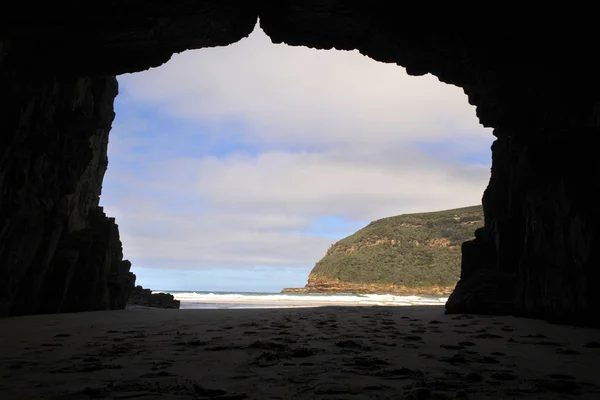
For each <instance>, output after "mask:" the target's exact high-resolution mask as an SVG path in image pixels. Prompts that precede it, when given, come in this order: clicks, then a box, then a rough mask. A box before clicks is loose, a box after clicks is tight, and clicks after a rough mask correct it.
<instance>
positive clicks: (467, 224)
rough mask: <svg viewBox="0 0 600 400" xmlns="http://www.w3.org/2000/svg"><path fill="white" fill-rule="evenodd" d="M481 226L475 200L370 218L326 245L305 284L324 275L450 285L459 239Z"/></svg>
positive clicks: (457, 271) (457, 267)
mask: <svg viewBox="0 0 600 400" xmlns="http://www.w3.org/2000/svg"><path fill="white" fill-rule="evenodd" d="M481 226H483V209H482V207H481V206H472V207H464V208H457V209H454V210H445V211H438V212H429V213H421V214H404V215H398V216H395V217H389V218H383V219H380V220H377V221H374V222H371V223H370V224H369V225H367V226H366V227H364V228H363V229H361V230H359V231H358V232H356V233H354V234H353V235H350V236H348V237H346V238H344V239H342V240H340V241H339V242H337V243H335V244H334V245H332V246H331V247H330V248H329V250H328V251H327V253H326V255H325V257H323V258H322V259H321V260H320V261H319V262H318V263H317V264H316V265H315V267H314V268H313V270H312V272H311V276H310V277H309V284H310V282H311V281H316V280H327V281H337V282H340V281H342V282H349V283H361V284H382V285H396V286H404V287H425V286H450V285H454V284H456V282H457V281H458V278H459V275H460V245H461V243H462V242H464V241H466V240H470V239H472V238H473V237H474V232H475V229H477V228H479V227H481ZM307 286H308V285H307Z"/></svg>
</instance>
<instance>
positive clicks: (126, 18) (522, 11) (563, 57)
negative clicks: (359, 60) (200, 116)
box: [0, 0, 600, 325]
mask: <svg viewBox="0 0 600 400" xmlns="http://www.w3.org/2000/svg"><path fill="white" fill-rule="evenodd" d="M576 7H577V8H576ZM575 10H576V11H577V15H578V17H577V21H578V23H577V26H578V27H584V26H594V24H595V21H593V20H591V18H593V17H592V16H594V15H595V13H594V10H593V9H592V8H591V6H590V8H588V9H586V8H585V7H584V6H580V5H576V4H572V5H571V4H564V5H561V7H560V8H557V9H556V10H554V9H552V8H550V6H549V5H545V6H544V7H537V6H536V7H535V9H534V10H529V9H528V8H527V6H526V5H525V6H524V5H523V4H522V3H516V2H514V3H512V2H508V3H506V2H504V3H503V4H502V7H496V8H495V9H494V12H493V13H490V12H489V11H488V9H487V7H486V8H482V9H478V8H469V7H467V6H466V5H465V4H463V3H458V4H457V3H447V4H446V3H445V4H439V5H436V6H435V7H432V6H431V4H429V3H419V2H412V3H406V4H396V3H394V5H391V3H390V2H385V1H373V2H352V1H346V0H327V1H304V0H303V1H299V0H282V1H278V2H270V1H260V0H256V1H246V2H239V1H234V0H219V1H216V0H199V1H193V2H173V1H167V0H152V1H141V0H133V1H127V2H106V3H102V4H98V7H96V9H95V11H94V13H90V12H89V11H88V9H87V7H84V6H82V3H81V2H75V1H64V2H60V3H56V2H54V3H53V2H46V3H39V2H35V3H34V2H33V1H30V0H23V1H19V2H10V3H9V5H8V6H7V7H5V8H4V9H3V12H2V13H1V14H0V83H1V86H0V87H1V88H2V89H1V90H0V102H1V104H0V105H1V108H0V124H1V125H0V128H1V130H2V132H1V135H0V143H2V146H1V147H0V156H1V157H2V158H0V188H1V190H0V218H1V219H0V260H1V261H0V304H1V306H0V310H1V311H0V315H7V314H11V313H12V314H20V313H25V312H31V311H34V310H38V311H39V310H41V307H42V306H41V305H37V306H36V305H35V304H27V302H28V301H33V302H34V303H37V304H45V303H46V299H50V298H52V296H50V295H49V294H45V293H47V292H52V291H56V290H57V291H58V292H61V290H62V289H57V288H64V291H63V292H61V293H62V294H61V293H55V294H54V295H53V296H56V298H62V299H64V300H63V302H62V303H60V301H58V300H54V301H53V302H50V303H49V304H54V305H53V306H52V307H50V308H51V309H52V310H54V311H61V310H67V309H69V307H66V306H65V305H64V304H65V301H67V300H66V299H74V298H77V297H78V296H84V294H83V293H79V294H75V293H73V290H74V289H70V288H74V287H75V281H76V280H78V279H83V281H84V282H87V283H85V284H84V286H85V285H88V287H89V288H90V290H88V291H86V292H85V296H88V301H86V302H82V303H77V304H76V303H75V302H73V303H70V304H71V306H70V307H75V306H77V307H79V308H88V309H89V308H94V307H104V306H103V305H104V304H106V302H107V300H106V299H113V298H116V297H114V296H117V295H116V294H110V293H117V292H118V293H125V292H126V291H127V290H126V289H123V291H121V289H119V290H116V289H115V290H116V291H115V290H112V291H111V290H109V289H108V287H109V286H110V285H109V283H108V282H113V284H112V285H113V286H111V287H113V288H114V287H115V286H114V282H124V281H125V280H126V279H125V278H124V277H129V278H127V279H130V278H131V276H129V275H128V274H127V273H126V272H125V270H126V269H127V268H126V265H127V264H126V263H125V264H122V263H120V262H117V261H112V262H109V261H106V260H118V259H119V258H120V256H119V255H118V253H119V250H118V249H117V248H118V247H119V246H118V239H117V238H116V234H115V233H114V232H116V227H114V225H112V224H114V222H112V221H110V220H106V219H103V217H102V213H101V211H100V210H99V209H97V207H96V206H94V205H91V204H93V201H91V200H92V199H94V198H95V196H96V194H97V193H98V191H99V188H100V186H99V182H95V183H93V184H92V183H91V181H90V179H92V175H94V174H93V173H86V170H87V168H88V166H89V165H90V163H91V160H93V159H94V157H93V156H92V153H93V151H92V149H93V146H94V144H93V143H101V142H102V141H101V140H100V138H101V137H102V134H101V133H100V132H101V131H104V132H105V133H106V132H107V131H108V125H107V124H106V121H107V120H106V118H105V117H106V116H109V115H110V113H109V112H108V111H107V110H108V109H109V108H110V103H111V101H112V100H111V98H110V96H109V94H110V93H112V95H114V94H115V93H116V91H115V90H114V89H113V90H112V92H111V90H110V89H109V88H110V87H111V84H110V82H114V79H113V78H111V77H110V76H111V75H115V74H120V73H124V72H134V71H140V70H143V69H146V68H149V67H153V66H158V65H160V64H162V63H164V62H166V61H167V60H168V59H169V57H170V56H171V54H173V53H175V52H179V51H183V50H186V49H195V48H201V47H207V46H215V45H226V44H229V43H232V42H235V41H237V40H239V39H240V38H242V37H244V36H246V35H248V34H249V33H250V32H251V30H252V28H253V26H254V24H255V23H256V21H257V18H258V17H260V24H261V26H262V28H263V29H264V30H265V32H266V33H267V34H268V35H269V36H270V37H271V38H272V40H273V41H274V42H283V43H288V44H291V45H305V46H310V47H316V48H324V49H329V48H333V47H335V48H338V49H348V50H349V49H358V50H359V51H360V52H361V53H363V54H365V55H367V56H369V57H371V58H373V59H374V60H378V61H383V62H391V63H397V64H399V65H401V66H403V67H405V68H406V70H407V71H408V72H409V73H410V74H414V75H422V74H426V73H432V74H434V75H436V76H437V77H439V79H440V80H441V81H443V82H446V83H451V84H454V85H457V86H460V87H462V88H463V89H464V91H465V93H466V94H467V96H468V98H469V102H470V103H471V104H473V105H475V106H476V107H477V116H478V118H479V120H480V121H481V123H482V124H483V125H485V126H488V127H493V128H494V135H495V136H496V137H497V140H496V142H495V143H494V145H493V149H492V152H493V165H492V177H491V180H490V184H489V186H488V188H487V190H486V192H485V195H484V198H483V206H484V212H485V226H484V228H482V229H481V230H479V231H478V233H477V234H476V239H474V240H473V241H471V242H468V243H466V244H465V245H464V246H463V259H462V272H461V280H460V282H459V284H458V286H457V288H456V291H455V292H454V294H453V295H452V298H451V301H449V303H448V307H447V310H448V312H475V311H482V312H504V313H513V314H518V315H523V316H531V317H539V318H548V319H553V320H559V321H566V322H573V323H585V324H593V325H597V324H600V318H598V315H600V296H597V295H596V293H595V286H596V282H598V280H599V278H600V268H598V265H599V262H598V261H599V260H598V258H599V257H600V235H599V234H598V232H597V231H598V226H599V224H600V215H599V211H598V207H597V205H596V204H595V201H594V199H595V197H594V194H595V193H596V191H597V189H598V186H600V180H599V179H598V176H599V173H600V159H599V158H598V157H596V154H595V152H596V149H597V148H598V143H597V142H598V140H600V139H598V138H600V74H599V73H598V71H600V61H598V59H597V57H596V55H595V53H594V52H593V51H581V49H593V48H595V45H596V44H597V43H596V42H597V40H596V36H595V35H590V34H589V33H587V32H580V31H577V28H574V29H566V30H561V29H556V27H557V26H564V25H565V23H570V22H569V21H567V18H568V17H567V15H569V12H570V11H575ZM588 15H589V16H590V19H589V20H586V19H587V18H588V17H587V16H588ZM266 67H268V66H266ZM199 73H201V71H199ZM282 90H285V89H282ZM102 110H104V111H102ZM103 116H104V117H103ZM93 138H98V140H95V139H93ZM104 155H105V153H104ZM103 159H104V158H103V157H99V158H98V160H103ZM92 170H94V168H92ZM97 171H98V174H96V175H95V176H96V178H94V179H97V180H99V179H101V176H100V173H99V171H100V170H97ZM85 182H89V183H88V184H85ZM77 188H79V189H77ZM76 193H77V194H76ZM85 199H89V201H88V200H85ZM102 221H104V222H102ZM110 226H112V227H113V228H110ZM77 232H80V233H79V234H78V233H77ZM109 232H113V233H109ZM107 235H108V236H107ZM101 238H102V239H101ZM109 238H111V239H109ZM109 243H113V244H114V245H112V247H111V245H109ZM59 252H60V254H62V255H61V256H60V257H58V254H59ZM57 257H58V258H57ZM59 260H60V261H59ZM66 260H71V261H66ZM109 271H110V272H109ZM109 277H113V278H109ZM120 277H123V279H125V280H122V279H121V278H120ZM117 286H118V287H120V288H127V287H130V286H131V285H129V284H123V285H121V286H119V285H117ZM103 288H104V289H103ZM507 288H508V290H505V289H507ZM107 293H109V294H107ZM32 294H35V295H33V298H32ZM117 297H118V296H117ZM28 298H32V300H27V299H28ZM482 299H486V301H480V300H482ZM494 299H495V300H494ZM111 301H112V300H111ZM67 302H68V301H67ZM58 303H60V304H58ZM109 303H110V301H109ZM116 303H119V302H118V301H116V302H114V304H116ZM79 304H81V305H79Z"/></svg>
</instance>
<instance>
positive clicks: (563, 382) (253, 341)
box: [0, 306, 600, 400]
mask: <svg viewBox="0 0 600 400" xmlns="http://www.w3.org/2000/svg"><path fill="white" fill-rule="evenodd" d="M42 398H43V399H56V400H79V399H143V400H150V399H167V400H169V399H173V400H174V399H219V400H234V399H240V400H241V399H261V400H262V399H265V400H266V399H294V400H296V399H345V400H346V399H348V400H351V399H513V398H514V399H520V398H531V399H571V398H573V399H596V400H597V399H600V331H599V330H594V329H585V328H576V327H569V326H561V325H552V324H549V323H546V322H544V321H536V320H528V319H520V318H513V317H488V316H470V315H443V307H439V306H412V307H319V308H292V309H234V310H155V309H144V308H138V309H131V310H123V311H109V312H90V313H75V314H61V315H43V316H30V317H17V318H9V319H2V320H0V399H1V400H18V399H42Z"/></svg>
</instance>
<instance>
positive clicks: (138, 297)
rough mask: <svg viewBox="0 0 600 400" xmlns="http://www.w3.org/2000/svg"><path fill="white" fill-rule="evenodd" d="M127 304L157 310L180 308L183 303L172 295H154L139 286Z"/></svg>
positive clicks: (134, 289) (135, 288) (133, 291)
mask: <svg viewBox="0 0 600 400" xmlns="http://www.w3.org/2000/svg"><path fill="white" fill-rule="evenodd" d="M127 304H128V305H135V306H144V307H155V308H179V306H180V305H181V302H180V301H179V300H175V297H174V296H173V295H172V294H169V293H152V290H150V289H144V288H143V287H142V286H140V285H137V286H136V287H134V288H133V290H132V291H131V294H130V295H129V300H128V302H127Z"/></svg>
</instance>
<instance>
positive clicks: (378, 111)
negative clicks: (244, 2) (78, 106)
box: [103, 30, 492, 286]
mask: <svg viewBox="0 0 600 400" xmlns="http://www.w3.org/2000/svg"><path fill="white" fill-rule="evenodd" d="M119 80H120V84H121V88H122V92H123V93H124V94H125V96H123V97H122V98H121V103H123V106H124V107H126V106H127V105H128V104H129V105H134V106H133V108H135V109H139V110H148V109H150V108H152V110H154V111H156V110H158V112H162V113H166V114H167V115H168V116H169V117H170V118H173V120H174V121H186V123H190V122H195V123H199V124H202V126H203V127H206V126H210V127H211V129H203V128H198V135H197V137H196V139H195V140H197V141H202V143H204V142H205V141H211V142H212V141H214V140H219V138H221V139H220V140H224V141H227V140H229V139H231V137H235V136H240V135H241V136H242V137H243V140H244V141H245V142H246V143H248V144H251V145H253V146H254V147H255V151H253V152H252V153H244V152H238V153H236V152H229V153H227V154H207V153H202V152H200V154H197V155H196V156H192V155H190V154H185V155H179V156H177V155H173V157H153V154H154V155H159V154H160V155H162V154H165V153H166V149H161V148H154V149H153V148H152V142H151V141H149V140H146V138H145V134H144V131H145V130H152V129H154V127H153V122H152V117H151V116H150V117H148V116H147V115H146V117H144V118H142V119H141V120H140V118H139V117H136V116H134V115H120V114H119V113H118V114H117V122H116V124H115V129H114V130H113V133H112V139H111V145H110V148H109V150H110V154H109V156H110V157H111V160H114V158H117V157H118V158H119V159H120V158H121V157H123V158H126V159H127V160H130V161H132V162H136V163H137V164H136V166H137V168H136V171H135V172H132V171H127V170H122V169H120V170H116V169H114V168H112V169H111V167H109V171H108V174H107V184H108V188H107V189H106V190H104V194H103V203H105V204H106V210H107V212H108V214H110V215H114V216H115V217H116V218H117V222H118V223H119V226H120V228H121V237H122V240H123V242H124V247H125V256H126V257H128V258H130V259H132V261H133V262H134V265H140V266H144V267H151V268H189V269H193V268H197V269H212V268H215V267H220V268H233V269H249V268H253V267H255V266H273V267H278V266H290V267H296V268H305V269H306V271H307V272H308V271H309V270H310V268H311V267H312V265H314V263H315V262H316V261H317V260H318V259H319V258H320V257H322V256H323V254H324V252H325V250H326V249H327V248H328V247H329V245H330V244H331V243H332V240H331V239H330V238H327V237H322V236H321V235H319V234H318V233H315V232H313V231H312V230H311V229H312V228H311V224H312V223H313V222H314V221H316V220H319V219H320V218H325V217H327V216H332V215H335V216H341V217H343V218H345V219H347V220H354V221H371V220H374V219H378V218H382V217H386V216H391V215H397V214H402V213H411V212H424V211H434V210H441V209H448V208H454V207H462V206H468V205H473V204H478V203H479V202H480V200H481V195H482V193H483V190H484V188H485V186H486V184H487V181H488V180H489V163H484V164H483V165H476V164H467V163H465V162H460V161H458V160H459V159H460V157H458V155H461V154H462V153H471V152H475V153H477V152H483V153H486V154H487V153H489V145H490V143H491V139H492V135H491V131H490V130H489V129H484V128H483V127H481V126H480V125H479V124H478V122H477V119H476V117H475V109H474V107H472V106H470V105H469V104H468V102H467V98H466V96H465V95H464V94H463V93H462V91H461V89H459V88H457V87H452V86H449V85H446V84H443V83H440V82H439V81H438V80H437V78H435V77H432V76H424V77H409V76H408V75H407V74H406V73H405V71H404V69H403V68H401V67H398V66H396V65H387V64H382V63H377V62H375V61H373V60H370V59H368V58H366V57H364V56H362V55H360V54H359V53H357V52H342V51H317V50H313V49H307V48H298V47H287V46H285V45H273V44H271V43H270V41H269V39H268V38H266V36H265V35H264V34H263V33H262V31H260V30H257V31H255V32H254V34H253V35H252V36H251V37H250V38H248V39H244V40H242V41H240V42H238V43H236V44H233V45H231V46H228V47H223V48H210V49H203V50H198V51H193V52H186V53H183V54H180V55H176V56H174V57H173V59H172V60H171V61H169V62H168V63H167V64H166V65H164V66H162V67H160V68H156V69H152V70H149V71H146V72H142V73H138V74H134V75H127V76H123V77H120V79H119ZM147 114H149V113H147ZM128 118H131V119H130V120H128ZM232 121H235V122H236V126H238V127H239V129H238V130H236V131H233V130H232V129H231V122H232ZM216 125H217V126H220V128H219V129H215V126H216ZM176 126H177V124H174V127H173V128H171V129H170V130H168V131H165V132H162V133H161V135H162V134H164V135H165V137H169V138H170V140H173V141H176V140H178V138H179V139H181V135H179V136H178V132H177V128H176ZM211 135H213V136H211ZM223 138H224V139H223ZM186 140H192V139H191V138H190V137H189V135H188V136H186ZM167 142H168V141H162V145H163V146H164V145H165V144H166V143H167ZM423 143H428V144H432V145H438V147H440V146H441V147H444V146H446V150H447V151H446V152H445V153H444V152H443V151H442V150H440V149H439V148H438V149H437V150H435V151H433V150H431V149H430V151H425V148H424V147H423V146H422V144H423ZM440 143H441V145H440ZM452 143H454V145H448V144H452ZM140 144H143V147H144V149H145V150H144V151H146V152H147V155H146V156H145V157H144V156H141V155H140V153H139V151H138V152H137V153H136V154H135V156H133V155H132V148H134V147H135V146H136V145H140ZM192 144H193V143H190V145H192ZM419 144H421V146H420V145H419ZM256 149H258V150H256ZM443 155H445V156H446V157H442V156H443ZM483 158H485V157H483ZM110 182H113V183H114V185H116V186H117V187H118V190H117V189H114V188H112V189H111V185H110ZM348 233H350V232H348ZM282 286H285V283H282Z"/></svg>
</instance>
